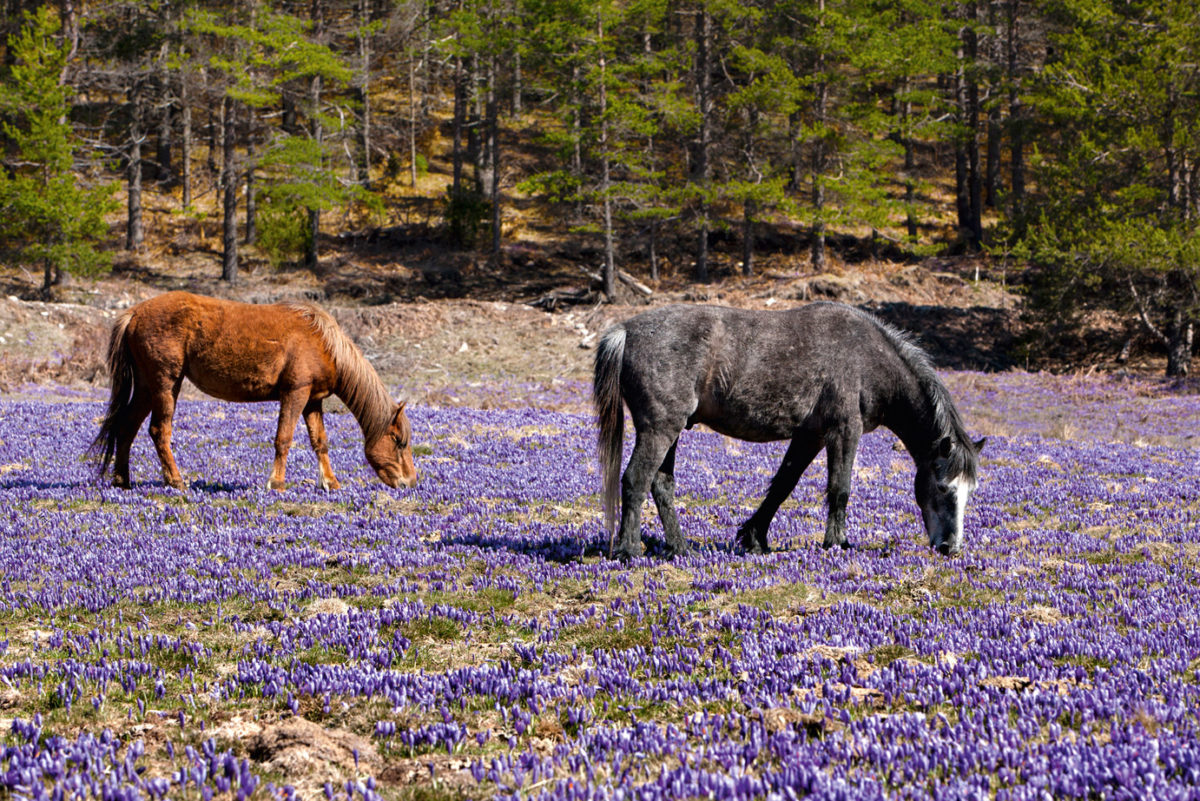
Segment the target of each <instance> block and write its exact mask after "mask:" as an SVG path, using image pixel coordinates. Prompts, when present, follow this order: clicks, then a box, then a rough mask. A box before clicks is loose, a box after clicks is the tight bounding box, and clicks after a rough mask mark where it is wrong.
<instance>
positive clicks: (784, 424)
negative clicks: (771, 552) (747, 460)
mask: <svg viewBox="0 0 1200 801" xmlns="http://www.w3.org/2000/svg"><path fill="white" fill-rule="evenodd" d="M689 422H691V423H702V424H704V425H706V426H708V427H709V428H711V429H712V430H713V431H716V432H717V433H718V434H724V435H725V436H727V437H733V438H734V439H743V440H746V441H747V442H774V441H776V440H780V439H791V437H792V435H793V434H794V433H795V432H796V423H795V422H794V421H793V420H792V419H791V418H787V419H781V418H773V417H762V416H754V415H745V414H722V415H697V416H696V417H695V418H694V419H693V420H691V421H689Z"/></svg>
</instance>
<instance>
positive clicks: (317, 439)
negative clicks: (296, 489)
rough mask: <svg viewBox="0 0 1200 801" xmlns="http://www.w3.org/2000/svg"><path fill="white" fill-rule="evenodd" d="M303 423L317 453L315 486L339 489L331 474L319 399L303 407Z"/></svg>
mask: <svg viewBox="0 0 1200 801" xmlns="http://www.w3.org/2000/svg"><path fill="white" fill-rule="evenodd" d="M304 425H305V426H306V427H307V428H308V441H309V442H311V443H312V449H313V452H314V453H315V454H317V486H319V487H320V488H321V489H323V490H335V489H341V487H342V485H341V484H340V483H338V480H337V476H335V475H334V474H333V465H331V464H330V463H329V437H328V436H327V435H326V434H325V415H324V414H322V411H321V401H319V400H311V401H309V402H308V405H307V406H305V407H304Z"/></svg>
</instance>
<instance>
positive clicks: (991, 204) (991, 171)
mask: <svg viewBox="0 0 1200 801" xmlns="http://www.w3.org/2000/svg"><path fill="white" fill-rule="evenodd" d="M1002 131H1003V128H1002V126H1001V124H1000V109H999V107H993V108H992V109H991V110H990V111H988V116H987V166H986V175H985V177H984V184H983V202H984V205H986V206H987V207H988V208H989V209H994V208H996V200H997V198H998V197H999V194H1000V152H1001V145H1002V142H1001V137H1002Z"/></svg>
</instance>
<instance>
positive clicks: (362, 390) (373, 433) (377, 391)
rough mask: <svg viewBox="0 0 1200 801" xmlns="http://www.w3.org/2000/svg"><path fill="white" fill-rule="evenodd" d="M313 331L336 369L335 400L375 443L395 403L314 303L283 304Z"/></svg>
mask: <svg viewBox="0 0 1200 801" xmlns="http://www.w3.org/2000/svg"><path fill="white" fill-rule="evenodd" d="M282 305H283V306H284V307H285V308H288V309H290V310H292V311H294V312H296V313H297V314H299V315H300V316H301V317H303V318H304V319H305V320H306V321H308V323H309V325H311V326H312V327H313V330H315V331H316V332H317V333H318V334H319V335H320V336H321V341H322V342H323V343H324V345H325V348H326V349H327V350H328V351H329V357H330V358H331V359H333V364H334V366H335V367H336V368H337V372H338V377H337V384H338V389H337V396H338V397H339V398H341V399H342V401H343V402H344V403H345V404H346V408H348V409H349V410H350V413H351V414H353V415H354V419H355V420H357V421H358V424H359V426H360V427H361V428H362V432H363V439H364V440H366V441H367V442H368V443H370V442H375V441H376V440H378V439H379V438H380V437H382V436H383V435H384V434H386V433H387V430H388V426H389V425H391V422H392V416H393V413H394V411H395V408H396V402H395V401H394V400H392V396H391V395H390V394H389V393H388V391H387V387H385V386H384V385H383V380H382V379H381V378H380V377H379V373H377V372H375V368H374V367H372V366H371V363H370V362H369V361H367V357H366V356H364V355H363V352H362V351H361V350H359V348H358V346H357V345H355V344H354V341H353V340H351V339H350V337H348V336H346V332H345V331H343V330H342V328H341V326H339V325H338V324H337V320H335V319H333V316H332V315H330V314H329V312H327V311H325V310H324V309H322V308H321V307H320V306H317V305H316V304H313V303H303V302H300V301H295V302H291V303H284V304H282Z"/></svg>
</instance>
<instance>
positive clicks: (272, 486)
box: [267, 479, 287, 491]
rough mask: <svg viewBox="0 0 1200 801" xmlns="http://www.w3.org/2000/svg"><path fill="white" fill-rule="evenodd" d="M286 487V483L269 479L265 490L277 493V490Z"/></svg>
mask: <svg viewBox="0 0 1200 801" xmlns="http://www.w3.org/2000/svg"><path fill="white" fill-rule="evenodd" d="M286 486H287V483H286V482H283V481H276V480H275V479H270V480H268V481H267V489H269V490H276V491H279V490H282V489H283V488H284V487H286Z"/></svg>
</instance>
